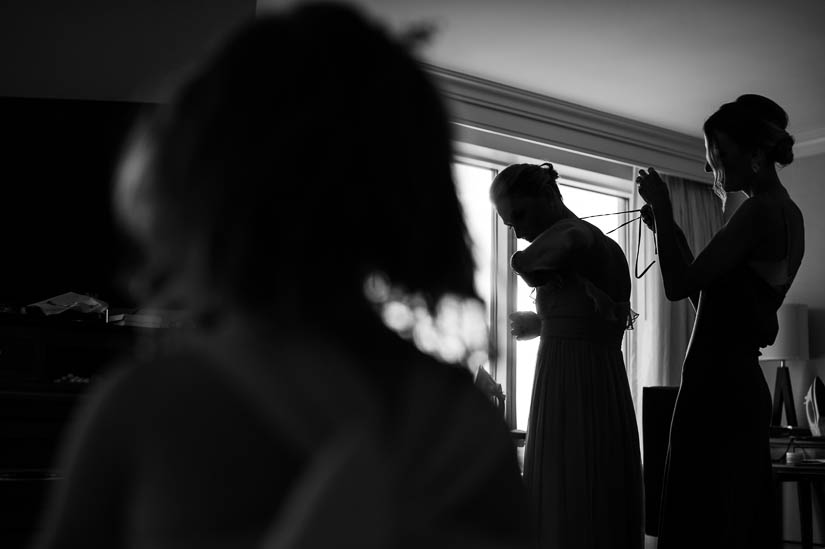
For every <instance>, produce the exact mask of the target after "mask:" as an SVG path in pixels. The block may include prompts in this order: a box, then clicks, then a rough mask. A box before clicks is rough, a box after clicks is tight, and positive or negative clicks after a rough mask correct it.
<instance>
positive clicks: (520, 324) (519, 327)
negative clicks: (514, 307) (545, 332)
mask: <svg viewBox="0 0 825 549" xmlns="http://www.w3.org/2000/svg"><path fill="white" fill-rule="evenodd" d="M510 333H511V334H512V335H513V337H515V338H516V339H518V340H520V341H524V340H527V339H533V338H534V337H538V336H539V334H541V318H539V315H537V314H536V313H534V312H530V311H516V312H515V313H510Z"/></svg>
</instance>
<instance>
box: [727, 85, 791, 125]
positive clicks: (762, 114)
mask: <svg viewBox="0 0 825 549" xmlns="http://www.w3.org/2000/svg"><path fill="white" fill-rule="evenodd" d="M736 104H738V105H739V106H741V107H743V108H744V109H746V110H747V111H748V112H750V113H751V114H752V115H753V116H755V117H756V118H758V119H760V120H765V121H767V122H770V123H771V124H774V125H776V126H778V127H779V128H781V129H783V130H787V129H788V113H786V112H785V109H783V108H782V107H780V106H779V105H778V104H777V103H775V102H774V101H773V100H771V99H768V98H767V97H765V96H764V95H757V94H754V93H747V94H745V95H740V96H739V97H737V98H736Z"/></svg>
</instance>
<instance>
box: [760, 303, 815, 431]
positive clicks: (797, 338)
mask: <svg viewBox="0 0 825 549" xmlns="http://www.w3.org/2000/svg"><path fill="white" fill-rule="evenodd" d="M776 318H777V320H778V322H779V333H778V334H777V335H776V341H774V342H773V345H771V346H769V347H766V348H765V349H763V350H762V356H761V357H759V361H760V362H764V361H767V360H778V361H779V366H777V368H776V384H775V385H774V390H773V411H772V413H771V425H775V426H778V425H779V424H780V422H781V421H782V407H783V404H784V408H785V419H787V421H788V425H789V426H794V427H795V426H796V409H795V408H794V400H793V391H791V376H790V373H789V371H788V367H787V366H785V361H786V360H808V306H807V305H799V304H785V305H782V306H781V307H779V310H778V311H777V312H776Z"/></svg>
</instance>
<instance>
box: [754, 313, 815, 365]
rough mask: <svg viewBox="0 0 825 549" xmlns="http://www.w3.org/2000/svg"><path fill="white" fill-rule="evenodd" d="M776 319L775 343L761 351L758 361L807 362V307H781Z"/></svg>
mask: <svg viewBox="0 0 825 549" xmlns="http://www.w3.org/2000/svg"><path fill="white" fill-rule="evenodd" d="M776 317H777V320H778V321H779V333H778V334H777V336H776V341H774V343H773V345H771V346H770V347H766V348H764V349H762V356H761V357H759V360H760V361H764V360H808V306H807V305H799V304H794V303H789V304H785V305H782V306H781V307H779V311H777V313H776Z"/></svg>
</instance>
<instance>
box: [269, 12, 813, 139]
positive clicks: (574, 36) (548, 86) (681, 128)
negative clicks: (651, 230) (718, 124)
mask: <svg viewBox="0 0 825 549" xmlns="http://www.w3.org/2000/svg"><path fill="white" fill-rule="evenodd" d="M354 3H355V4H358V5H361V6H362V7H364V8H365V9H366V10H367V11H368V12H369V13H372V14H373V15H375V16H376V17H378V18H380V19H382V20H384V21H385V22H387V23H388V24H389V25H390V26H391V27H392V28H394V29H402V28H404V27H406V26H407V25H410V24H417V23H425V24H432V25H434V26H435V28H436V34H435V36H434V38H433V39H432V40H431V42H430V43H429V44H427V45H426V46H425V47H424V48H423V49H422V50H421V51H420V54H421V57H423V59H424V60H425V61H427V62H428V63H431V64H433V65H437V66H439V67H443V68H446V69H451V70H455V71H458V72H462V73H465V74H468V75H472V76H476V77H481V78H484V79H489V80H494V81H497V82H500V83H503V84H507V85H510V86H514V87H517V88H521V89H524V90H527V91H531V92H535V93H540V94H543V95H547V96H550V97H553V98H556V99H561V100H565V101H569V102H572V103H576V104H579V105H582V106H585V107H590V108H593V109H597V110H601V111H605V112H608V113H612V114H616V115H620V116H624V117H628V118H632V119H634V120H638V121H642V122H646V123H649V124H653V125H655V126H659V127H662V128H666V129H670V130H674V131H677V132H680V133H684V134H687V135H691V136H696V137H700V136H701V125H702V122H703V121H704V119H705V118H706V117H707V116H708V115H709V114H710V113H711V112H713V111H714V110H715V109H716V108H717V107H718V106H719V105H721V104H722V103H724V102H727V101H731V100H733V99H735V98H736V96H737V95H740V94H742V93H760V94H763V95H767V96H768V97H770V98H772V99H774V100H775V101H777V102H778V103H779V104H780V105H782V106H783V107H784V108H785V109H786V111H787V112H788V114H789V115H790V127H789V130H790V131H791V133H793V134H794V135H795V136H796V137H797V141H798V142H802V141H811V140H814V141H820V140H823V141H825V63H824V62H823V59H824V58H825V1H824V0H788V1H786V2H779V1H777V0H774V1H765V0H747V1H741V0H689V1H686V0H683V1H681V2H676V1H673V0H658V1H657V0H624V1H623V0H574V1H567V2H561V1H557V2H551V1H541V0H509V1H504V0H354ZM289 4H292V2H289V1H285V0H258V10H261V9H265V8H269V7H278V6H282V5H289Z"/></svg>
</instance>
